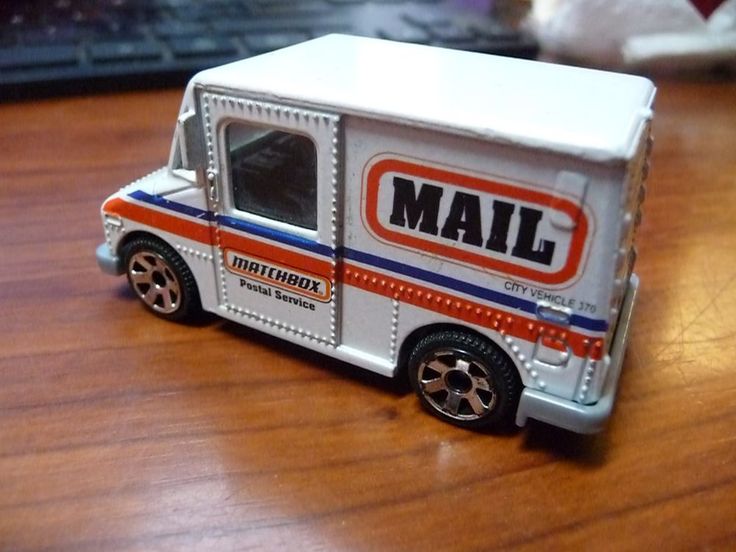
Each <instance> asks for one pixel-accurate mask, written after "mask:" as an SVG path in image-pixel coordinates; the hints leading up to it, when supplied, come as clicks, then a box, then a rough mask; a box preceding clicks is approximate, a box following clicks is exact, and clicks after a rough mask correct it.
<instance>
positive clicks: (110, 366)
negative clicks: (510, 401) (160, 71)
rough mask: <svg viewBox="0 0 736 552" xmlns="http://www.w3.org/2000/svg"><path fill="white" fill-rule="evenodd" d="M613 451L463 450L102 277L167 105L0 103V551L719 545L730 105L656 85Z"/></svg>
mask: <svg viewBox="0 0 736 552" xmlns="http://www.w3.org/2000/svg"><path fill="white" fill-rule="evenodd" d="M658 85H659V87H660V89H659V96H658V101H657V106H656V107H657V116H656V120H655V132H656V145H655V150H654V160H653V167H654V168H653V172H652V175H651V178H650V181H649V197H648V198H647V201H646V204H645V208H646V209H645V218H644V223H643V225H642V228H641V232H640V238H639V262H638V266H637V272H638V273H639V275H640V277H641V279H642V288H641V294H640V301H639V303H638V305H637V308H636V313H635V317H634V325H633V338H632V340H631V344H630V346H629V349H628V353H627V356H626V360H625V364H624V373H623V376H622V381H621V387H620V390H619V397H618V402H617V407H616V410H615V412H614V416H613V419H612V421H611V423H610V425H609V427H608V429H607V431H606V432H604V433H602V434H600V435H597V436H593V437H582V436H577V435H574V434H571V433H568V432H565V431H562V430H557V429H554V428H551V427H549V426H546V425H543V424H541V423H531V424H530V425H529V426H528V427H527V428H526V429H524V430H521V431H518V432H515V433H513V434H510V435H493V434H491V435H488V434H477V433H472V432H467V431H462V430H459V429H456V428H453V427H451V426H448V425H445V424H443V423H441V422H439V421H437V420H435V419H433V418H432V417H430V416H427V415H425V414H424V413H422V412H421V410H420V407H419V405H418V402H417V401H416V399H415V398H414V397H413V396H412V395H411V394H410V393H408V392H406V390H405V388H404V387H402V386H401V385H397V384H395V383H392V382H390V381H387V380H384V379H383V378H380V377H378V376H373V375H370V374H367V373H363V372H360V371H359V370H358V369H355V368H352V367H350V366H347V365H343V364H340V363H337V362H334V361H331V360H329V359H327V358H325V357H322V356H320V355H317V354H314V353H310V352H307V351H305V350H303V349H301V348H299V347H295V346H290V345H287V344H285V343H284V342H281V341H279V340H276V339H271V338H267V337H264V336H263V335H262V334H260V333H258V332H255V331H250V330H245V329H242V328H241V327H238V326H236V325H234V324H231V323H225V322H222V321H217V320H210V321H209V322H207V323H203V324H201V325H199V326H183V325H176V324H172V323H167V322H164V321H162V320H159V319H157V318H155V317H153V316H151V315H149V314H147V313H146V312H145V311H144V309H143V308H142V306H141V305H139V304H138V303H137V302H136V300H135V299H134V298H133V296H132V295H131V293H130V292H129V291H128V290H127V287H126V283H125V281H124V278H118V279H115V278H112V277H109V276H106V275H103V274H102V273H101V272H100V271H99V269H98V268H97V266H96V263H95V260H94V250H95V247H96V246H97V244H98V243H100V242H101V241H102V239H103V235H102V228H101V224H100V220H99V215H98V210H99V206H100V203H101V201H102V200H103V198H104V197H106V196H107V195H108V194H109V193H111V192H112V191H114V190H116V189H117V188H118V187H119V186H120V185H122V184H124V183H127V182H129V181H131V180H133V179H135V178H137V177H138V176H141V175H143V174H146V173H147V172H149V171H151V170H153V169H156V168H157V167H159V166H160V165H162V164H164V163H165V161H166V158H167V156H168V151H169V145H170V140H171V133H172V129H173V124H174V120H175V117H176V113H177V110H178V105H179V100H180V93H181V91H180V90H172V91H159V92H145V93H129V94H120V95H109V96H98V97H90V98H72V99H58V100H47V101H37V102H26V103H20V104H5V105H0V231H1V237H0V549H1V550H12V551H22V550H81V551H99V550H247V549H271V550H280V549H299V550H461V551H469V550H491V549H495V548H518V549H522V550H524V549H529V550H531V549H552V548H567V549H582V548H583V547H589V548H591V549H595V550H597V549H631V550H640V549H647V548H651V547H654V546H663V547H666V548H668V549H670V548H675V549H680V548H705V549H724V550H727V549H731V550H733V549H734V548H736V383H735V382H736V335H735V334H736V84H734V83H723V82H712V83H711V82H659V83H658Z"/></svg>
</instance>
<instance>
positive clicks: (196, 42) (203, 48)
mask: <svg viewBox="0 0 736 552" xmlns="http://www.w3.org/2000/svg"><path fill="white" fill-rule="evenodd" d="M169 45H170V46H171V51H172V53H173V54H174V56H176V57H181V58H187V57H198V56H225V55H231V54H235V53H237V48H236V47H235V45H234V44H233V42H232V41H231V40H230V39H228V38H226V37H205V36H201V37H197V38H174V39H171V40H170V41H169Z"/></svg>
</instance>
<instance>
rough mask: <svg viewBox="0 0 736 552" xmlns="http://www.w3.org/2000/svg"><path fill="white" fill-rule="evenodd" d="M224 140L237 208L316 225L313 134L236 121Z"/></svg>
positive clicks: (302, 224) (286, 220)
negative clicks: (303, 134)
mask: <svg viewBox="0 0 736 552" xmlns="http://www.w3.org/2000/svg"><path fill="white" fill-rule="evenodd" d="M226 140H227V148H228V152H229V154H230V171H231V183H232V187H233V201H234V203H235V207H236V208H237V209H239V210H241V211H246V212H248V213H253V214H255V215H260V216H262V217H267V218H269V219H272V220H277V221H280V222H286V223H289V224H293V225H295V226H301V227H302V228H309V229H311V230H316V229H317V152H316V149H315V146H314V143H313V142H312V141H311V140H310V139H309V138H307V137H306V136H302V135H300V134H291V133H288V132H282V131H279V130H271V129H267V128H263V127H257V126H250V125H244V124H241V123H232V124H230V125H229V126H228V127H227V131H226Z"/></svg>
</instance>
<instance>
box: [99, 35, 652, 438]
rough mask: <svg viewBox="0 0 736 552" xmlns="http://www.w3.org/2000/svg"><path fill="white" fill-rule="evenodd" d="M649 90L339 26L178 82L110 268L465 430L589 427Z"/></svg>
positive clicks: (626, 258)
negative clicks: (165, 145) (390, 388)
mask: <svg viewBox="0 0 736 552" xmlns="http://www.w3.org/2000/svg"><path fill="white" fill-rule="evenodd" d="M654 93H655V90H654V87H653V86H652V83H651V82H650V81H648V80H647V79H644V78H640V77H633V76H628V75H622V74H613V73H606V72H601V71H592V70H587V69H579V68H572V67H563V66H557V65H550V64H544V63H537V62H530V61H521V60H515V59H509V58H503V57H494V56H489V55H484V54H474V53H468V52H460V51H451V50H443V49H438V48H431V47H426V46H417V45H410V44H402V43H395V42H388V41H382V40H375V39H366V38H357V37H349V36H340V35H330V36H326V37H323V38H319V39H316V40H313V41H310V42H306V43H303V44H299V45H296V46H292V47H290V48H286V49H283V50H279V51H276V52H272V53H269V54H265V55H262V56H258V57H254V58H250V59H246V60H243V61H239V62H236V63H232V64H229V65H225V66H222V67H217V68H214V69H210V70H206V71H203V72H201V73H199V74H198V75H196V76H195V77H194V78H193V79H192V80H191V82H190V83H189V85H188V87H187V89H186V93H185V95H184V99H183V102H182V106H181V112H180V115H179V118H178V124H177V127H176V132H175V135H174V140H173V145H172V148H171V155H170V159H169V164H168V166H166V167H164V168H162V169H160V170H158V171H156V172H154V173H153V174H150V175H148V176H146V177H144V178H142V179H140V180H138V181H136V182H133V183H132V184H130V185H128V186H126V187H124V188H123V189H121V190H120V191H119V192H117V193H115V194H113V195H112V196H110V197H109V198H108V199H107V200H106V201H105V202H104V205H103V206H102V220H103V225H104V230H105V238H106V239H105V243H104V244H102V245H101V246H100V247H99V248H98V250H97V259H98V262H99V265H100V267H101V268H102V269H103V270H104V271H105V272H108V273H111V274H124V273H125V274H127V277H128V280H129V281H130V285H131V286H132V289H133V290H134V292H135V294H136V295H137V296H138V297H140V299H141V300H142V302H143V303H144V305H145V306H146V307H148V309H150V310H151V311H153V312H154V313H156V314H158V315H160V316H163V317H165V318H170V319H174V320H182V319H186V318H189V317H191V316H195V315H196V314H197V313H199V312H200V311H202V310H204V311H209V312H213V313H217V314H218V315H220V316H222V317H224V318H227V319H229V320H233V321H235V322H238V323H240V324H244V325H247V326H251V327H253V328H258V329H260V330H262V331H264V332H267V333H269V334H272V335H276V336H279V337H282V338H284V339H287V340H289V341H292V342H294V343H298V344H300V345H303V346H305V347H308V348H310V349H315V350H317V351H321V352H322V353H324V354H326V355H329V356H332V357H335V358H338V359H341V360H344V361H347V362H350V363H352V364H354V365H356V366H359V367H361V368H365V369H368V370H372V371H374V372H378V373H380V374H383V375H385V376H397V377H408V378H409V380H410V382H411V384H412V386H413V388H414V390H415V391H416V393H417V395H418V396H419V399H420V401H421V403H422V404H423V406H424V407H425V408H426V409H427V410H428V411H429V412H431V413H433V414H435V415H436V416H438V417H440V418H441V419H443V420H446V421H448V422H451V423H454V424H456V425H459V426H463V427H471V428H481V427H488V426H497V425H499V424H501V423H505V422H509V421H513V420H515V421H516V423H517V424H518V425H520V426H522V425H524V424H525V422H526V420H527V419H528V418H534V419H538V420H542V421H544V422H547V423H550V424H554V425H556V426H560V427H563V428H567V429H569V430H572V431H576V432H581V433H589V432H595V431H598V430H599V429H601V427H602V426H603V423H604V422H605V421H606V419H607V418H608V417H609V415H610V413H611V409H612V406H613V399H614V396H615V393H616V388H617V386H618V380H619V373H620V370H621V364H622V359H623V356H624V350H625V346H626V341H627V334H628V329H629V321H630V318H631V311H632V307H633V303H634V297H635V294H636V289H637V283H638V281H637V278H636V276H635V275H634V274H632V267H633V265H634V260H635V257H636V254H635V248H634V236H635V233H636V229H637V225H638V222H639V219H640V212H639V208H640V205H641V202H642V199H643V197H644V186H643V181H644V179H645V177H646V173H647V167H648V162H647V157H648V154H649V150H650V146H651V139H650V121H651V117H652V111H651V106H652V101H653V98H654Z"/></svg>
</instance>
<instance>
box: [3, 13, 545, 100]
mask: <svg viewBox="0 0 736 552" xmlns="http://www.w3.org/2000/svg"><path fill="white" fill-rule="evenodd" d="M493 4H494V2H493V0H486V1H482V0H480V1H468V0H466V1H464V2H463V1H461V0H455V1H451V0H413V1H406V0H288V1H287V0H36V1H33V0H31V1H27V2H17V1H14V0H9V1H8V0H5V2H4V3H3V4H2V5H0V100H9V99H20V98H26V97H39V96H53V95H61V94H68V93H76V94H82V93H88V92H95V91H102V90H127V89H135V88H151V87H159V86H174V85H181V84H182V83H184V82H186V80H187V79H188V78H189V77H190V76H191V75H192V74H194V73H195V72H196V71H198V70H200V69H203V68H206V67H211V66H214V65H220V64H223V63H226V62H228V61H232V60H235V59H240V58H244V57H248V56H252V55H256V54H260V53H264V52H268V51H270V50H275V49H278V48H282V47H285V46H289V45H291V44H295V43H298V42H301V41H304V40H308V39H310V38H315V37H317V36H321V35H323V34H327V33H335V32H338V33H347V34H357V35H363V36H374V37H379V38H387V39H392V40H400V41H404V42H415V43H421V44H432V45H436V46H444V47H450V48H459V49H464V50H471V51H476V52H487V53H494V54H501V55H509V56H515V57H526V58H533V57H535V56H536V54H537V45H536V43H535V42H534V40H533V39H531V38H530V37H529V36H527V35H525V34H523V33H521V32H519V31H516V30H514V29H513V28H511V27H510V26H508V25H506V24H503V23H501V22H500V21H499V19H498V18H497V17H496V16H495V14H494V9H493Z"/></svg>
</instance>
